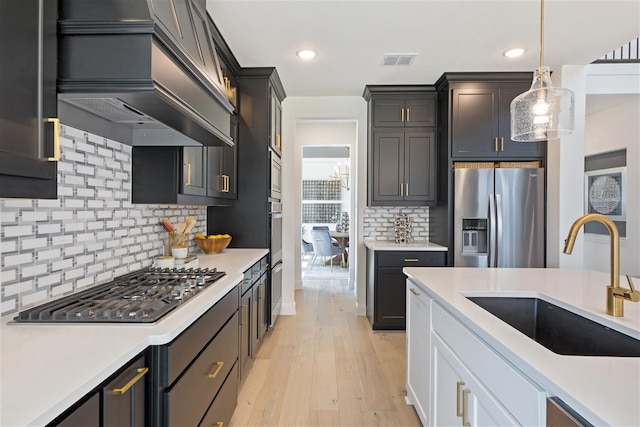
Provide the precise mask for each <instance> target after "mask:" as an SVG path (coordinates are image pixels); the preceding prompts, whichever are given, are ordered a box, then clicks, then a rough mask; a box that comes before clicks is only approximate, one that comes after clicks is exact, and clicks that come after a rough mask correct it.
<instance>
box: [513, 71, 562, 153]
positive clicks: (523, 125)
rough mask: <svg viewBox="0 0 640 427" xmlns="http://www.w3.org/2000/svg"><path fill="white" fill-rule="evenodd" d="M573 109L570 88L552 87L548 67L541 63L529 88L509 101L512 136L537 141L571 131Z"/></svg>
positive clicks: (520, 139)
mask: <svg viewBox="0 0 640 427" xmlns="http://www.w3.org/2000/svg"><path fill="white" fill-rule="evenodd" d="M573 110H574V99H573V92H571V91H570V90H568V89H564V88H560V87H554V86H553V82H551V72H550V70H549V67H540V68H538V69H537V70H536V71H534V73H533V83H532V84H531V88H530V89H529V90H528V91H527V92H525V93H523V94H521V95H519V96H517V97H516V98H515V99H514V100H513V101H511V139H512V140H513V141H518V142H536V141H546V140H549V139H554V138H560V137H563V136H567V135H571V134H572V133H573V129H574V113H573Z"/></svg>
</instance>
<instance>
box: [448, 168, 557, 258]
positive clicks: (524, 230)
mask: <svg viewBox="0 0 640 427" xmlns="http://www.w3.org/2000/svg"><path fill="white" fill-rule="evenodd" d="M544 183H545V174H544V169H543V168H540V167H538V162H457V163H454V185H455V190H454V191H455V194H454V239H455V240H454V265H455V266H456V267H544V266H545V196H544V195H545V185H544Z"/></svg>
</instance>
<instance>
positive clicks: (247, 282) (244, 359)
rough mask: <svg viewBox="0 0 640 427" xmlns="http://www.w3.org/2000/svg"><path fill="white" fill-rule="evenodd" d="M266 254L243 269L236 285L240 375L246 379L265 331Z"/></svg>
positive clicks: (242, 378) (266, 322) (266, 321)
mask: <svg viewBox="0 0 640 427" xmlns="http://www.w3.org/2000/svg"><path fill="white" fill-rule="evenodd" d="M268 266H269V264H268V257H267V256H264V257H263V258H262V259H261V260H260V261H258V262H256V263H255V264H254V265H253V266H251V268H250V269H248V270H247V271H245V273H244V280H243V281H242V284H241V286H240V292H241V297H240V318H239V322H240V333H239V339H240V378H241V380H244V379H246V377H247V375H248V374H249V371H250V370H251V365H252V364H253V360H254V359H255V356H256V354H257V353H258V350H259V348H260V344H261V343H262V338H263V337H264V334H265V333H266V331H267V325H268V320H267V318H266V313H267V310H266V309H267V306H266V304H267V298H266V285H267V277H268V274H267V270H268Z"/></svg>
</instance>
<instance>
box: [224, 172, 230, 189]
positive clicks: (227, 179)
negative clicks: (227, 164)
mask: <svg viewBox="0 0 640 427" xmlns="http://www.w3.org/2000/svg"><path fill="white" fill-rule="evenodd" d="M230 181H231V179H230V178H229V175H225V176H224V191H225V193H228V192H229V188H230V187H231V185H230V184H229V182H230Z"/></svg>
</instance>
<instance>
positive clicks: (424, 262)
mask: <svg viewBox="0 0 640 427" xmlns="http://www.w3.org/2000/svg"><path fill="white" fill-rule="evenodd" d="M377 255H378V257H377V266H378V267H444V265H445V262H446V252H441V251H381V252H378V253H377Z"/></svg>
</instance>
